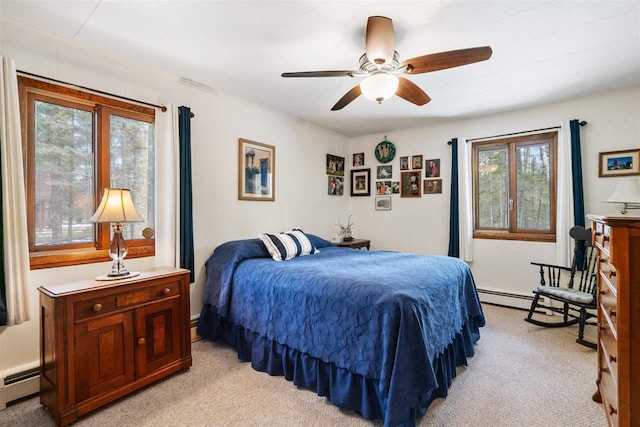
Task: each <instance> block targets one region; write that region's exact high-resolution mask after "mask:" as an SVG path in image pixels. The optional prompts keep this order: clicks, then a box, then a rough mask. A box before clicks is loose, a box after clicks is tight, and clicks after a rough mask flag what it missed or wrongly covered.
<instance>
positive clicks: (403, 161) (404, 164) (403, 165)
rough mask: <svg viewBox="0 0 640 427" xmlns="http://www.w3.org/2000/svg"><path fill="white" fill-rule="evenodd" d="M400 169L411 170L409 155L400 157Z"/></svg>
mask: <svg viewBox="0 0 640 427" xmlns="http://www.w3.org/2000/svg"><path fill="white" fill-rule="evenodd" d="M400 170H401V171H406V170H409V156H403V157H400Z"/></svg>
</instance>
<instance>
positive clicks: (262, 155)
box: [238, 138, 276, 202]
mask: <svg viewBox="0 0 640 427" xmlns="http://www.w3.org/2000/svg"><path fill="white" fill-rule="evenodd" d="M275 197H276V147H274V146H273V145H267V144H262V143H260V142H255V141H250V140H248V139H242V138H240V139H239V140H238V199H239V200H262V201H271V202H272V201H274V200H275Z"/></svg>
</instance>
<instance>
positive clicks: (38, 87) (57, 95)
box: [18, 76, 155, 270]
mask: <svg viewBox="0 0 640 427" xmlns="http://www.w3.org/2000/svg"><path fill="white" fill-rule="evenodd" d="M18 94H19V102H20V121H21V123H22V126H21V128H22V129H21V131H22V140H23V144H22V150H23V162H24V182H25V191H26V203H27V227H28V241H29V255H30V265H31V269H32V270H36V269H41V268H51V267H62V266H71V265H79V264H89V263H96V262H104V261H110V260H111V258H110V257H109V251H108V248H109V243H110V240H111V230H110V224H108V223H104V224H102V223H100V224H94V230H95V231H94V237H95V242H89V243H77V244H67V245H51V246H47V247H40V248H38V247H36V245H35V160H34V159H35V102H36V101H44V102H52V103H55V104H59V105H63V106H66V107H71V108H78V109H82V110H86V111H92V114H93V117H94V120H93V130H92V134H93V152H94V207H97V206H98V204H99V203H100V199H101V197H102V189H103V188H106V187H110V186H111V185H110V180H111V177H110V170H109V169H110V163H109V162H110V158H109V152H110V135H109V132H110V126H109V115H117V116H121V117H126V118H131V119H135V120H140V121H146V122H148V123H154V124H155V109H153V108H149V107H144V106H141V105H137V104H132V103H128V102H124V101H120V100H117V99H112V98H108V97H104V96H100V95H96V94H93V93H90V92H86V91H82V90H79V89H74V88H69V87H66V86H60V85H56V84H53V83H49V82H44V81H41V80H35V79H31V78H28V77H24V76H18ZM127 245H128V247H129V252H128V254H127V258H139V257H148V256H154V255H155V239H154V238H153V237H151V238H141V239H128V240H127Z"/></svg>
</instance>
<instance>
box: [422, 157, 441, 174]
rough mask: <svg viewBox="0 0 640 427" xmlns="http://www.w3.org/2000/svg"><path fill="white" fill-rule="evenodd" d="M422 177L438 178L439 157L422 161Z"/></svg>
mask: <svg viewBox="0 0 640 427" xmlns="http://www.w3.org/2000/svg"><path fill="white" fill-rule="evenodd" d="M424 177H425V178H440V159H429V160H425V161H424Z"/></svg>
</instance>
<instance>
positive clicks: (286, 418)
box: [0, 305, 606, 427]
mask: <svg viewBox="0 0 640 427" xmlns="http://www.w3.org/2000/svg"><path fill="white" fill-rule="evenodd" d="M484 310H485V314H486V317H487V326H486V327H484V328H482V329H481V331H480V334H481V338H480V341H479V342H478V343H477V344H476V354H475V356H474V357H473V358H471V359H469V366H468V367H467V368H460V369H459V370H458V376H457V378H456V379H455V380H454V381H453V384H452V386H451V388H450V389H449V396H448V397H447V398H446V399H438V400H436V401H435V402H434V403H433V404H432V405H431V407H430V408H429V411H428V412H427V414H426V415H425V416H424V417H423V418H422V419H421V420H420V424H419V425H420V426H563V427H564V426H581V427H587V426H605V425H606V421H605V418H604V411H603V410H602V408H601V406H600V405H598V404H597V403H594V402H593V401H592V400H591V395H592V394H593V392H594V391H595V382H594V381H595V376H596V353H595V351H594V350H590V349H587V348H586V347H583V346H581V345H578V344H576V343H575V338H576V328H573V327H572V328H559V329H547V328H540V327H537V326H533V325H530V324H528V323H526V322H524V321H523V320H522V319H523V318H524V317H525V314H526V313H525V312H523V311H520V310H513V309H508V308H503V307H496V306H491V305H485V306H484ZM590 329H593V327H590ZM589 332H591V331H589ZM50 425H53V422H52V421H51V419H50V418H49V417H48V414H47V413H46V412H45V411H44V410H43V409H42V408H41V407H40V405H39V403H38V399H37V397H33V398H29V399H26V400H24V401H21V402H18V403H15V404H12V405H10V406H9V407H7V409H6V410H4V411H0V426H3V427H4V426H50ZM76 425H77V426H119V427H126V426H149V427H151V426H153V427H157V426H307V427H309V426H372V425H374V426H380V425H382V423H381V422H379V421H367V420H365V419H363V418H362V417H360V416H359V415H358V414H356V413H353V412H351V411H344V410H341V409H338V408H336V407H334V406H333V405H331V404H329V403H327V401H326V399H325V398H323V397H318V396H316V394H315V393H313V392H311V391H308V390H302V389H298V388H296V387H295V386H294V385H293V384H292V383H290V382H289V381H286V380H285V379H284V378H283V377H271V376H269V375H267V374H265V373H262V372H256V371H254V370H253V369H252V368H251V366H250V365H249V364H248V363H243V362H239V361H238V359H237V357H236V355H235V353H234V352H233V350H231V349H230V348H229V347H227V346H225V345H223V344H212V343H211V342H209V341H200V342H197V343H194V344H193V367H192V368H191V370H190V371H189V372H186V373H180V374H176V375H174V376H172V377H170V378H168V379H165V380H163V381H161V382H159V383H156V384H155V385H152V386H149V387H148V388H146V389H144V390H141V391H139V392H137V393H135V394H133V395H131V396H129V397H126V398H123V399H121V400H119V401H118V402H116V403H113V404H111V405H109V406H106V407H104V408H102V409H101V410H98V411H96V412H94V413H93V414H90V415H87V416H85V417H83V418H81V419H80V420H79V421H78V422H77V424H76Z"/></svg>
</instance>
